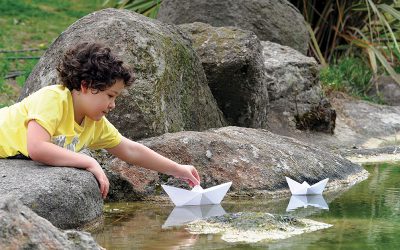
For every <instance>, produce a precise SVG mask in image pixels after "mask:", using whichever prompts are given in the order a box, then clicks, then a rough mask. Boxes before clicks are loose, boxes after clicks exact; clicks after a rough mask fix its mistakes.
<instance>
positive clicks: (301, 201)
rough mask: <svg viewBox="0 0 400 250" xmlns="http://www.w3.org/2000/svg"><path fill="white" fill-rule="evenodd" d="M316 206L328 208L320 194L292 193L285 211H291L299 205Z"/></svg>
mask: <svg viewBox="0 0 400 250" xmlns="http://www.w3.org/2000/svg"><path fill="white" fill-rule="evenodd" d="M308 206H312V207H317V208H321V209H329V207H328V204H327V203H326V201H325V199H324V197H323V196H322V195H320V194H317V195H292V196H291V197H290V201H289V204H288V206H287V208H286V211H293V210H295V209H296V208H299V207H304V208H306V207H308Z"/></svg>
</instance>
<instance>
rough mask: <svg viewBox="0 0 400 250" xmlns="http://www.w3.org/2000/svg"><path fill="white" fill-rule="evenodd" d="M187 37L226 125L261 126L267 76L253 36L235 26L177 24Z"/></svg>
mask: <svg viewBox="0 0 400 250" xmlns="http://www.w3.org/2000/svg"><path fill="white" fill-rule="evenodd" d="M179 27H180V28H182V29H183V30H184V31H185V32H186V33H187V34H188V36H189V37H190V39H191V40H192V43H193V47H194V49H195V50H196V52H197V54H198V55H199V57H200V60H201V62H202V64H203V68H204V71H205V72H206V76H207V80H208V85H209V86H210V89H211V91H212V93H213V95H214V97H215V99H216V100H217V103H218V106H219V108H220V109H221V110H222V112H223V113H224V115H225V117H226V119H227V121H228V122H229V124H230V125H235V126H240V127H252V128H265V125H266V121H267V110H268V90H267V82H266V81H267V79H266V76H265V74H264V62H263V57H262V47H261V43H260V41H259V40H258V38H257V36H256V35H255V34H254V33H253V32H251V31H246V30H241V29H239V28H235V27H212V26H210V25H208V24H204V23H191V24H182V25H179Z"/></svg>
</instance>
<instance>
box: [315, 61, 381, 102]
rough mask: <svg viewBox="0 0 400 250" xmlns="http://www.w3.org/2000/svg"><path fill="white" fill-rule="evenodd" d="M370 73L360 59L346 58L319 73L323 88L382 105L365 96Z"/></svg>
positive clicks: (369, 86)
mask: <svg viewBox="0 0 400 250" xmlns="http://www.w3.org/2000/svg"><path fill="white" fill-rule="evenodd" d="M371 78H372V72H371V70H370V68H369V67H368V66H367V65H366V64H365V63H364V62H363V61H362V59H360V58H355V57H347V58H343V59H341V60H340V61H338V62H337V63H334V64H331V65H330V66H328V67H325V68H323V69H322V70H321V72H320V79H321V82H322V84H323V86H324V87H325V88H326V89H329V90H336V91H342V92H346V93H350V94H351V95H353V96H356V97H360V98H362V99H364V100H368V101H373V102H377V103H382V100H380V99H373V98H371V97H369V96H368V95H367V92H368V90H369V89H370V88H371Z"/></svg>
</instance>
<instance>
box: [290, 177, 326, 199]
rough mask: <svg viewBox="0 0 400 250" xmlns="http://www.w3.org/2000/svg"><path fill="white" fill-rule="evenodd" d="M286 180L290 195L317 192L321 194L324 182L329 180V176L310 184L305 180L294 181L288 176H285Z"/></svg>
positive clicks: (314, 193)
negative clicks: (300, 181)
mask: <svg viewBox="0 0 400 250" xmlns="http://www.w3.org/2000/svg"><path fill="white" fill-rule="evenodd" d="M286 181H287V183H288V185H289V188H290V192H291V193H292V195H317V194H322V192H323V191H324V189H325V186H326V184H327V183H328V181H329V178H326V179H324V180H322V181H320V182H318V183H315V184H314V185H312V186H310V185H309V184H308V183H307V182H303V183H298V182H297V181H294V180H292V179H290V178H289V177H286Z"/></svg>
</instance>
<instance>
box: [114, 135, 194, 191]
mask: <svg viewBox="0 0 400 250" xmlns="http://www.w3.org/2000/svg"><path fill="white" fill-rule="evenodd" d="M107 150H108V151H109V152H110V153H111V154H113V155H115V156H116V157H118V158H120V159H121V160H123V161H125V162H127V163H130V164H134V165H138V166H141V167H144V168H147V169H151V170H155V171H157V172H161V173H164V174H168V175H173V176H175V177H177V178H182V179H184V180H186V181H188V182H189V184H190V185H192V186H195V185H199V184H200V177H199V174H198V173H197V170H196V168H195V167H193V166H191V165H181V164H178V163H176V162H174V161H172V160H170V159H168V158H166V157H164V156H162V155H160V154H158V153H156V152H154V151H153V150H151V149H150V148H148V147H146V146H144V145H142V144H140V143H137V142H134V141H131V140H129V139H127V138H125V137H122V141H121V143H120V144H118V145H117V146H115V147H113V148H109V149H107Z"/></svg>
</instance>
